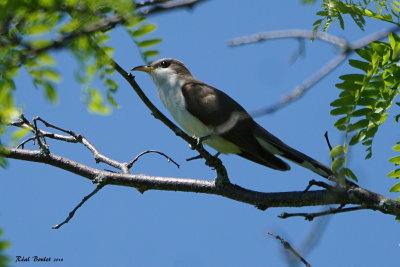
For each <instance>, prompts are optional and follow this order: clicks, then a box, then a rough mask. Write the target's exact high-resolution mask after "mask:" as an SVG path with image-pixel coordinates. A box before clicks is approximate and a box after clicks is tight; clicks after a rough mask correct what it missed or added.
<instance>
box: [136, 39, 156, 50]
mask: <svg viewBox="0 0 400 267" xmlns="http://www.w3.org/2000/svg"><path fill="white" fill-rule="evenodd" d="M161 41H162V39H149V40H144V41H140V42H138V43H137V45H138V46H139V47H140V48H146V47H150V46H154V45H156V44H158V43H160V42H161Z"/></svg>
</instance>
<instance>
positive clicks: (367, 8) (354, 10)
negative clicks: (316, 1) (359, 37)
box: [314, 0, 400, 31]
mask: <svg viewBox="0 0 400 267" xmlns="http://www.w3.org/2000/svg"><path fill="white" fill-rule="evenodd" d="M389 2H392V1H383V0H360V1H353V0H345V1H343V0H324V1H323V4H322V5H321V7H322V10H321V11H319V12H318V13H317V15H318V16H319V17H320V18H319V19H318V20H316V21H315V22H314V30H315V31H318V30H320V29H321V28H322V30H323V31H327V30H328V28H329V26H330V25H331V24H332V23H334V22H339V25H340V27H341V28H342V29H343V30H344V27H345V20H344V17H343V16H344V15H348V16H349V17H350V18H351V19H352V20H353V21H354V23H355V24H356V25H357V26H358V27H359V28H360V29H361V30H365V26H366V18H371V19H377V20H381V21H385V22H389V23H393V24H395V25H400V2H398V1H396V0H394V1H393V2H392V3H389Z"/></svg>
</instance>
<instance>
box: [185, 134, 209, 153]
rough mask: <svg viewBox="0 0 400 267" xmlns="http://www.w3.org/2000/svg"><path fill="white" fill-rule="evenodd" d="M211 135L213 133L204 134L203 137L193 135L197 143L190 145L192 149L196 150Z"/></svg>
mask: <svg viewBox="0 0 400 267" xmlns="http://www.w3.org/2000/svg"><path fill="white" fill-rule="evenodd" d="M210 137H211V134H209V135H205V136H202V137H193V138H195V139H196V144H195V145H189V146H190V149H192V150H195V149H196V148H198V147H199V146H201V145H202V144H203V142H204V141H205V140H207V139H209V138H210Z"/></svg>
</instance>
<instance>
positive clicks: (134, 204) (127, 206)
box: [0, 0, 400, 267]
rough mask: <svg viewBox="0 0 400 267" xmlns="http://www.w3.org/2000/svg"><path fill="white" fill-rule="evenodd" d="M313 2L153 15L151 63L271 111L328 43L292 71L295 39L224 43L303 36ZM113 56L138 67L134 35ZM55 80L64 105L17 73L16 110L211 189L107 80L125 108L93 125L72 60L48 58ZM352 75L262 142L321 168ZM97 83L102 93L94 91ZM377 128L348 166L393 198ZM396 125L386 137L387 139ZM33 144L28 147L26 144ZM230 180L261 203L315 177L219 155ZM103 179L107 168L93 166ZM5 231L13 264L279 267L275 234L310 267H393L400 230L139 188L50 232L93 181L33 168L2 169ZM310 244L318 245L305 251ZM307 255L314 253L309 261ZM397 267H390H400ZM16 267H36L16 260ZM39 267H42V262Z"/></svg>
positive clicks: (290, 110)
mask: <svg viewBox="0 0 400 267" xmlns="http://www.w3.org/2000/svg"><path fill="white" fill-rule="evenodd" d="M317 11H318V5H312V6H304V5H301V4H300V1H261V0H257V1H247V2H246V1H238V0H231V1H206V2H205V3H204V4H201V5H199V6H196V8H195V9H194V10H179V11H172V12H169V13H163V14H159V15H154V16H151V17H150V18H149V21H150V22H154V23H156V24H157V25H158V29H157V31H156V32H154V33H153V34H152V36H153V37H155V38H162V39H163V40H164V41H163V42H162V43H161V44H160V45H158V46H157V48H158V49H159V50H160V52H161V55H160V57H173V58H177V59H180V60H182V61H183V62H185V64H186V65H187V66H188V68H189V69H190V70H191V71H192V73H193V74H194V75H195V76H196V77H197V78H199V79H201V80H203V81H205V82H207V83H209V84H211V85H213V86H215V87H217V88H219V89H221V90H223V91H225V92H227V93H228V94H229V95H231V96H232V97H233V98H235V99H236V100H237V101H238V102H239V103H241V104H242V105H243V106H244V107H245V108H246V109H248V110H249V111H252V110H256V109H258V108H261V107H265V106H268V105H271V104H273V103H275V102H276V101H278V100H279V99H280V98H281V97H282V96H284V95H285V94H287V93H289V92H290V91H291V90H292V89H293V88H294V87H295V86H296V85H298V84H299V83H301V82H302V81H303V80H305V79H306V78H307V77H308V76H309V75H311V74H312V73H314V72H315V71H317V70H318V69H319V68H320V67H321V66H322V65H323V64H325V63H326V62H327V61H328V60H329V59H330V58H332V57H333V56H334V55H335V53H336V50H335V48H333V47H332V46H331V45H328V44H325V43H322V42H320V41H315V42H313V43H311V42H308V41H306V52H305V54H304V55H303V56H302V57H301V58H299V60H298V61H296V62H295V63H294V64H289V63H288V61H289V59H290V57H291V55H292V54H293V53H294V52H295V51H296V49H297V48H298V42H297V41H296V40H290V39H286V40H277V41H270V42H264V43H258V44H252V45H247V46H241V47H237V48H231V47H228V45H227V43H228V41H229V40H230V39H232V38H235V37H239V36H243V35H249V34H253V33H258V32H262V31H272V30H281V29H311V28H312V23H313V22H314V21H315V20H316V19H317V17H316V15H315V13H316V12H317ZM388 26H389V25H386V24H380V23H375V22H368V23H367V27H366V29H367V31H366V32H362V31H361V30H360V29H358V28H357V27H356V26H355V25H354V23H353V22H352V21H351V20H349V19H346V30H345V31H342V30H340V29H339V28H338V27H337V26H336V25H334V26H332V28H330V30H329V32H330V33H332V34H337V35H339V36H341V37H345V38H347V39H348V40H350V41H355V40H357V39H359V38H361V37H363V36H366V35H368V34H370V33H373V32H375V31H376V30H379V29H382V28H383V27H388ZM110 45H111V46H112V47H114V48H115V50H116V53H115V59H116V61H117V62H118V63H119V64H120V65H121V66H123V67H124V68H125V69H126V70H129V69H131V68H132V67H134V66H138V65H142V64H143V62H142V61H141V59H140V56H139V53H138V50H137V48H136V47H135V46H134V45H133V44H132V42H131V41H130V38H129V36H128V35H127V34H126V33H125V32H124V31H122V30H120V29H117V30H115V31H114V32H113V34H112V39H111V40H110ZM54 54H55V55H56V58H57V61H58V64H59V69H60V70H61V74H62V75H63V80H62V82H61V83H60V84H59V85H58V88H59V96H60V102H59V103H58V104H56V105H52V104H50V103H48V101H46V100H45V99H44V97H43V92H41V91H40V90H36V89H35V88H34V87H33V85H32V84H31V82H30V79H29V78H28V76H27V75H26V73H24V72H22V73H21V74H20V76H18V80H17V86H18V90H17V92H16V97H17V104H18V105H19V106H21V107H23V108H24V112H25V114H26V116H27V117H28V118H32V117H34V116H41V117H43V118H44V119H46V120H48V121H49V122H52V123H54V124H56V125H59V126H62V127H64V128H67V129H71V130H73V131H75V132H76V133H81V134H83V135H84V136H86V137H87V138H88V139H89V140H90V141H91V142H92V143H93V144H94V145H96V146H97V148H99V149H100V151H101V152H103V153H104V154H106V155H108V156H110V157H113V158H115V159H117V160H120V161H129V160H130V159H131V158H133V157H134V156H135V155H137V154H138V153H140V152H142V151H144V150H148V149H156V150H160V151H163V152H165V153H166V154H168V155H169V156H171V157H172V158H173V159H175V160H176V161H178V162H179V163H180V164H181V167H180V168H179V169H177V168H176V167H175V166H174V165H173V164H171V163H168V162H167V161H166V160H165V159H164V158H161V157H160V156H158V155H155V154H149V155H147V156H144V157H143V158H141V160H140V161H139V162H138V163H136V164H135V166H134V168H133V170H132V172H133V173H144V174H149V175H160V176H171V177H187V178H199V179H206V180H212V179H213V178H214V175H215V173H214V172H213V171H212V170H210V169H209V168H208V167H207V166H205V165H204V164H203V161H202V160H198V161H192V162H186V161H185V159H186V158H188V157H192V156H194V155H196V153H195V152H194V151H192V150H190V149H189V147H188V145H187V144H186V143H185V142H184V141H182V140H181V139H180V138H178V137H176V136H175V135H174V134H173V133H172V132H171V131H170V130H168V129H167V128H166V127H165V126H164V125H163V124H162V123H161V122H159V121H157V120H155V119H154V118H153V117H152V116H151V115H150V112H149V110H148V109H147V108H146V107H145V106H144V104H143V103H142V102H141V101H140V100H139V98H138V97H137V96H136V95H135V93H134V92H133V90H132V89H131V88H130V87H129V85H128V84H127V83H126V82H125V81H124V80H122V79H121V78H119V77H118V75H116V76H115V77H116V80H117V81H118V82H119V85H120V90H119V92H118V94H117V95H116V100H117V101H118V103H119V105H120V108H119V109H116V110H114V111H113V113H112V114H111V115H110V116H98V115H92V114H89V113H88V112H87V108H86V106H85V104H84V103H83V102H82V101H81V99H82V93H81V90H80V88H81V87H80V85H79V84H77V83H76V81H75V80H74V78H73V77H74V72H77V71H79V69H78V65H77V63H76V62H75V60H74V58H73V57H72V56H71V55H69V54H67V53H65V52H54ZM349 72H355V70H353V69H350V68H349V67H348V66H347V64H343V65H342V66H341V67H340V68H339V69H337V70H336V71H335V72H334V73H332V74H330V75H329V76H328V77H327V78H325V79H324V80H323V81H322V82H321V83H319V84H318V85H317V86H315V87H314V88H313V89H312V90H311V91H310V92H309V93H307V94H306V95H305V96H304V97H303V98H301V99H300V100H299V101H297V102H295V103H293V104H291V105H289V106H287V107H285V108H284V109H282V110H280V111H278V112H277V113H275V114H273V115H268V116H263V117H259V118H257V121H258V122H259V123H260V124H261V125H263V126H264V127H265V128H266V129H268V130H269V131H270V132H272V133H273V134H275V135H276V136H278V137H279V138H280V139H282V140H283V141H285V142H286V143H288V144H289V145H291V146H293V147H295V148H297V149H299V150H300V151H303V152H304V153H306V154H308V155H310V156H312V157H314V158H316V159H318V160H320V161H321V162H324V163H325V164H329V163H330V160H329V154H328V148H327V145H326V142H325V140H324V137H323V134H324V132H325V131H328V132H329V134H330V138H331V142H332V143H333V144H334V145H338V144H340V142H341V140H342V134H341V133H339V132H338V131H337V130H336V129H335V128H334V127H333V123H334V121H335V119H336V118H333V117H331V116H330V115H329V111H330V107H329V103H330V102H331V101H333V100H334V99H335V97H336V96H337V95H338V93H339V90H338V89H336V88H335V86H334V84H335V83H338V82H339V79H338V77H339V76H340V75H342V74H345V73H349ZM136 77H137V81H138V83H139V84H140V85H141V86H142V88H143V89H144V90H145V92H146V94H147V95H148V96H149V97H150V98H151V100H153V102H154V103H155V104H156V105H157V106H158V107H160V109H161V110H162V111H166V110H165V109H164V107H162V105H161V102H160V101H159V100H158V98H157V94H156V89H155V86H154V85H153V83H152V82H151V80H150V78H149V77H148V76H147V75H146V74H145V73H137V74H136ZM96 84H97V85H99V86H100V82H96ZM393 116H394V115H393V114H391V115H390V116H389V118H388V120H389V121H390V122H389V124H392V126H390V125H385V126H383V127H382V129H381V130H380V132H379V133H378V134H377V136H376V139H375V141H374V142H375V144H374V156H373V158H372V159H370V160H368V161H365V160H364V156H365V152H364V148H362V147H361V148H358V147H356V148H354V150H352V152H351V157H350V162H349V167H350V168H351V169H352V170H353V171H354V172H355V173H356V174H357V175H358V177H359V179H360V185H361V186H363V187H366V188H367V189H371V190H372V191H375V192H378V193H382V194H384V195H386V196H390V197H392V198H396V197H398V194H393V193H389V192H388V191H389V189H390V188H391V186H393V185H394V183H395V181H393V180H392V179H390V178H387V177H386V174H387V173H388V172H389V171H391V170H392V169H393V168H394V167H393V166H392V165H391V164H390V163H389V162H388V161H387V159H388V158H390V157H391V156H393V155H394V152H392V151H391V150H390V148H391V147H392V146H393V145H394V144H395V142H396V141H397V140H398V136H399V135H398V134H399V130H398V127H397V128H394V126H393V123H392V122H393V120H394V118H393ZM391 127H393V128H391ZM28 147H31V146H28ZM50 148H51V151H52V152H53V153H56V154H61V155H64V156H66V157H69V158H72V159H74V160H77V161H80V162H83V163H86V164H89V165H90V166H96V164H95V163H94V160H93V157H92V156H91V154H90V153H89V152H88V151H87V150H86V149H85V148H83V146H81V145H77V144H62V143H58V142H54V141H51V142H50ZM221 158H222V160H223V161H224V163H225V166H226V167H227V169H228V171H229V174H230V179H231V181H232V183H235V184H238V185H240V186H242V187H246V188H249V189H253V190H257V191H263V192H280V191H298V190H304V188H305V187H306V186H307V184H308V181H309V180H311V179H313V178H314V179H318V177H317V176H316V175H314V174H313V173H312V172H310V171H308V170H306V169H302V168H301V167H298V166H294V165H293V164H292V171H290V172H279V171H274V170H271V169H268V168H265V167H263V166H259V165H257V164H255V163H252V162H248V161H246V160H244V159H242V158H239V157H236V156H234V155H231V156H222V157H221ZM97 167H99V168H109V167H107V166H105V165H97ZM0 176H1V177H0V178H1V179H0V201H1V203H3V205H2V206H1V209H0V227H1V228H3V229H4V231H5V236H4V238H5V239H7V240H9V241H10V242H11V247H10V249H9V250H8V251H7V253H8V255H9V256H10V257H11V259H12V261H14V260H15V256H25V257H28V256H31V257H32V256H35V255H36V256H39V257H51V258H63V260H64V261H63V263H46V264H45V266H53V265H54V266H286V265H287V263H286V258H285V255H284V253H283V249H282V246H281V244H280V243H279V242H278V241H277V240H276V239H274V238H272V237H270V236H268V235H267V232H274V233H276V234H279V235H281V236H282V237H284V238H285V239H286V240H288V241H290V242H291V244H292V245H293V246H294V247H295V248H298V249H299V251H300V252H301V253H303V256H304V257H305V258H306V259H307V260H308V261H309V262H310V263H311V264H312V265H313V266H398V262H399V260H398V259H399V257H398V256H399V255H400V247H399V243H400V235H399V234H400V230H399V229H400V228H399V227H400V225H399V223H398V222H396V221H395V219H394V217H392V216H388V215H384V214H382V213H380V212H374V211H369V210H368V211H358V212H352V213H346V214H339V215H335V216H332V217H329V218H319V219H315V220H314V221H313V222H308V221H306V220H304V219H302V218H289V219H284V220H283V219H279V218H278V217H277V216H278V215H279V214H280V213H282V212H284V211H286V212H300V211H303V212H305V211H309V212H311V211H320V210H322V209H326V207H325V208H322V207H314V208H303V209H294V208H279V209H278V208H271V209H268V210H266V211H260V210H258V209H256V208H254V207H252V206H250V205H247V204H243V203H239V202H235V201H233V200H230V199H225V198H222V197H218V196H213V195H204V194H194V193H181V192H162V191H148V192H146V193H144V194H143V195H142V194H140V193H139V192H137V191H136V190H135V189H133V188H127V187H118V186H107V187H105V188H104V189H103V190H102V191H101V192H99V193H98V194H97V195H95V196H94V197H93V198H92V199H90V201H89V202H87V203H86V204H85V206H84V207H83V208H81V209H80V210H79V211H78V212H77V213H76V215H75V217H74V218H73V219H72V220H71V221H70V223H68V224H66V225H64V226H63V227H62V228H61V229H59V230H53V229H51V226H53V225H55V224H57V223H60V222H61V221H62V220H64V218H65V217H66V216H67V215H68V213H69V212H70V210H71V209H72V208H73V207H74V206H75V205H76V204H77V203H78V202H79V201H80V200H81V199H82V197H83V196H85V195H86V194H88V193H89V192H90V191H92V190H93V188H94V185H93V184H92V183H91V181H89V180H87V179H84V178H82V177H79V176H76V175H74V174H71V173H68V172H66V171H63V170H59V169H56V168H54V167H51V166H46V165H42V164H36V163H29V162H23V161H15V160H9V167H8V168H7V169H5V170H1V172H0ZM314 242H315V243H314ZM310 249H311V250H310ZM396 263H397V264H396ZM12 265H13V266H24V267H27V266H42V265H41V264H37V263H32V262H31V263H15V262H13V263H12ZM43 266H44V265H43Z"/></svg>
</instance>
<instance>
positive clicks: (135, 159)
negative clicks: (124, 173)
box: [126, 150, 179, 169]
mask: <svg viewBox="0 0 400 267" xmlns="http://www.w3.org/2000/svg"><path fill="white" fill-rule="evenodd" d="M148 153H157V154H159V155H161V156H163V157H165V158H166V159H167V161H168V162H172V163H173V164H175V166H176V167H178V168H179V164H178V163H176V162H175V161H174V160H173V159H172V158H171V157H169V156H168V155H166V154H165V153H163V152H161V151H157V150H146V151H143V152H142V153H140V154H139V155H137V156H136V157H135V158H134V159H133V160H131V161H130V162H129V163H128V164H127V165H126V167H127V168H128V169H130V168H132V165H133V164H135V162H136V161H138V160H139V158H140V157H142V156H143V155H145V154H148Z"/></svg>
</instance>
